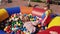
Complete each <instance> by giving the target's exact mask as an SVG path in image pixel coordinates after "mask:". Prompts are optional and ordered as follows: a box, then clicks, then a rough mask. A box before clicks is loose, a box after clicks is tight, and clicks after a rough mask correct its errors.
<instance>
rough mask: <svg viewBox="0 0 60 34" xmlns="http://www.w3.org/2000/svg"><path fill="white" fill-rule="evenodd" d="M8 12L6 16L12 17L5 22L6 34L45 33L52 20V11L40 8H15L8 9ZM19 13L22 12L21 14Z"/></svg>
mask: <svg viewBox="0 0 60 34" xmlns="http://www.w3.org/2000/svg"><path fill="white" fill-rule="evenodd" d="M25 8H26V10H25ZM28 8H29V9H30V11H29V9H28ZM10 9H11V10H10ZM15 9H16V11H15ZM6 11H7V13H8V14H6V15H7V17H9V16H10V17H9V18H8V19H7V20H5V21H4V23H5V28H4V31H5V32H6V34H36V33H38V32H43V31H44V30H46V29H48V26H47V24H48V23H49V22H50V21H51V19H52V18H51V17H50V14H51V12H50V10H48V11H46V10H44V9H40V8H32V7H20V8H19V7H15V8H6V10H5V12H6ZM19 11H21V12H20V13H19ZM27 11H28V12H27ZM7 17H6V18H7ZM49 26H50V25H49ZM51 27H52V26H51Z"/></svg>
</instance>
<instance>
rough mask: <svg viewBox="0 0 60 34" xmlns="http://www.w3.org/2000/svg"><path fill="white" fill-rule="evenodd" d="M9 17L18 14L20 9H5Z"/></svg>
mask: <svg viewBox="0 0 60 34" xmlns="http://www.w3.org/2000/svg"><path fill="white" fill-rule="evenodd" d="M5 9H6V10H7V12H8V14H9V15H12V14H14V13H20V7H11V8H5Z"/></svg>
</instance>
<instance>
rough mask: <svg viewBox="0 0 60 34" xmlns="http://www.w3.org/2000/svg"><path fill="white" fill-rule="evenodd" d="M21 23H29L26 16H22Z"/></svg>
mask: <svg viewBox="0 0 60 34" xmlns="http://www.w3.org/2000/svg"><path fill="white" fill-rule="evenodd" d="M22 21H23V22H27V21H30V19H29V17H28V16H23V18H22Z"/></svg>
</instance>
